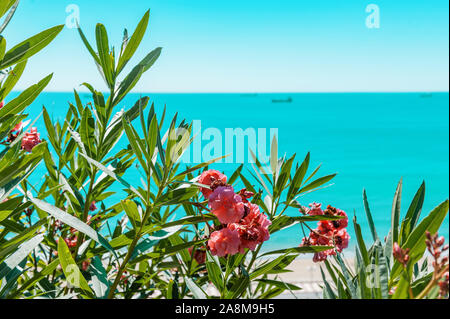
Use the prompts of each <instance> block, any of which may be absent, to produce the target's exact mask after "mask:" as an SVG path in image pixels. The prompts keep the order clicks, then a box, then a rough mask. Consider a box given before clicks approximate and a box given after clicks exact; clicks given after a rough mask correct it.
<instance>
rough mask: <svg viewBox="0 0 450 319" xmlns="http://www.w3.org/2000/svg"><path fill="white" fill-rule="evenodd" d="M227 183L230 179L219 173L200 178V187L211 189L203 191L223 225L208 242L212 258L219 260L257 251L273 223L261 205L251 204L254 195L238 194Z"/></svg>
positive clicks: (206, 173) (246, 192)
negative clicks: (218, 258) (246, 251)
mask: <svg viewBox="0 0 450 319" xmlns="http://www.w3.org/2000/svg"><path fill="white" fill-rule="evenodd" d="M226 182H227V177H226V176H225V175H223V174H222V173H220V172H218V171H216V170H209V171H206V172H204V173H203V174H202V175H201V176H200V178H199V183H200V184H203V185H206V186H209V188H208V189H207V188H201V191H202V193H203V196H205V198H206V199H208V206H209V208H210V209H211V213H213V214H214V215H215V216H216V217H217V219H218V220H219V222H220V223H221V225H220V227H218V229H217V230H216V231H214V232H213V233H212V234H211V236H210V238H209V241H208V249H209V250H210V251H211V253H212V255H214V256H219V257H224V256H227V255H235V254H237V253H241V254H242V253H244V252H245V249H246V248H248V249H250V250H255V249H256V247H257V246H258V245H259V244H261V243H263V242H265V241H267V240H269V237H270V234H269V229H268V228H269V226H270V225H271V222H270V221H269V220H268V219H267V216H266V215H265V214H264V213H262V212H260V210H259V206H258V205H255V204H252V203H250V202H249V201H248V199H249V198H251V197H253V196H254V194H253V193H251V192H248V191H247V190H245V189H243V190H241V191H240V192H239V193H235V191H234V189H233V187H232V186H231V185H227V184H226Z"/></svg>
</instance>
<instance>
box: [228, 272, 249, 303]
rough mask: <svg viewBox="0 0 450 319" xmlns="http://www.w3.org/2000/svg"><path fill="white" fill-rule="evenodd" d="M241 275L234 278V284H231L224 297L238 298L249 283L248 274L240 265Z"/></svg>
mask: <svg viewBox="0 0 450 319" xmlns="http://www.w3.org/2000/svg"><path fill="white" fill-rule="evenodd" d="M240 269H241V272H242V275H241V276H240V277H238V278H235V282H234V284H233V285H232V286H231V289H230V291H229V292H228V293H227V295H226V296H225V299H236V298H239V297H240V296H241V295H242V293H243V292H244V291H245V290H246V289H247V287H248V286H249V285H250V276H249V274H248V273H247V271H246V270H245V268H244V267H243V266H242V265H241V266H240Z"/></svg>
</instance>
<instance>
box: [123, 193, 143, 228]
mask: <svg viewBox="0 0 450 319" xmlns="http://www.w3.org/2000/svg"><path fill="white" fill-rule="evenodd" d="M121 203H122V207H123V210H124V211H125V213H126V214H127V216H128V219H129V220H130V222H131V224H132V225H133V228H135V229H137V228H138V227H139V226H140V225H141V216H140V215H139V211H138V207H137V205H136V203H135V202H134V201H132V200H126V201H121Z"/></svg>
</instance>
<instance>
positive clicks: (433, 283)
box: [416, 265, 449, 299]
mask: <svg viewBox="0 0 450 319" xmlns="http://www.w3.org/2000/svg"><path fill="white" fill-rule="evenodd" d="M448 269H449V266H448V265H447V266H446V267H445V268H444V269H443V270H442V271H441V272H439V273H438V274H436V273H434V274H433V278H432V279H431V281H430V282H429V283H428V285H427V286H426V287H425V289H424V290H422V292H421V293H420V294H419V295H418V296H417V297H416V299H423V298H425V297H426V296H427V295H428V293H429V292H430V290H431V289H432V288H433V287H434V286H436V285H437V284H438V281H439V279H440V278H441V277H442V276H443V275H444V274H445V273H446V272H447V271H448Z"/></svg>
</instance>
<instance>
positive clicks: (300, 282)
mask: <svg viewBox="0 0 450 319" xmlns="http://www.w3.org/2000/svg"><path fill="white" fill-rule="evenodd" d="M345 262H346V264H347V265H349V266H350V267H353V265H354V260H353V259H352V258H346V259H345ZM321 266H322V267H323V269H324V273H325V276H326V277H328V274H327V271H326V269H325V265H324V264H323V263H314V262H313V261H312V260H311V259H310V258H305V257H303V258H297V259H296V260H294V261H293V262H292V264H290V265H289V267H287V268H286V269H288V270H291V272H286V273H282V274H279V275H277V276H278V278H279V279H281V280H282V281H285V282H287V283H291V284H294V285H297V286H299V287H300V288H302V290H300V291H297V292H296V293H295V296H294V295H293V294H292V292H290V291H286V292H285V293H283V294H281V295H279V296H278V297H277V298H278V299H292V298H299V299H316V298H322V288H321V286H322V284H323V280H322V275H321V273H320V267H321Z"/></svg>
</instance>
